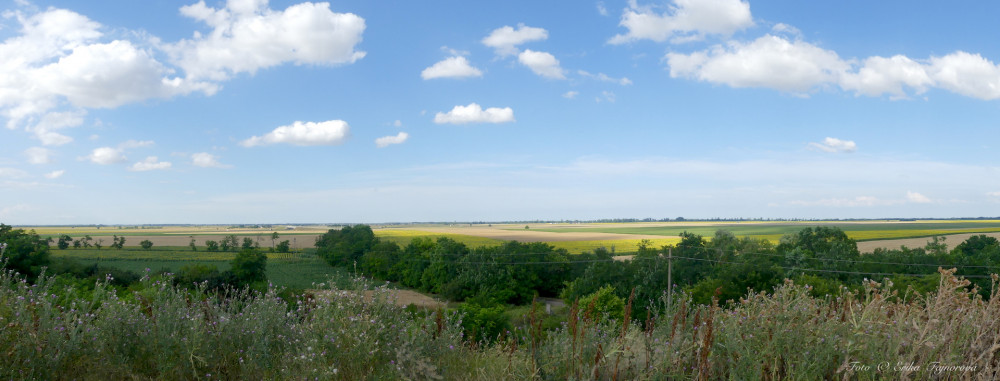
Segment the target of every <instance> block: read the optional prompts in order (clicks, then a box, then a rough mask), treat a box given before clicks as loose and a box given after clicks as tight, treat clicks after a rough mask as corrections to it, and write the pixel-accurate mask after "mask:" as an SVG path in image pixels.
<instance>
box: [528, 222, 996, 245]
mask: <svg viewBox="0 0 1000 381" xmlns="http://www.w3.org/2000/svg"><path fill="white" fill-rule="evenodd" d="M810 226H832V227H838V228H840V229H841V230H843V231H844V232H846V233H847V235H848V237H851V238H853V239H855V240H858V241H872V240H882V239H896V238H920V237H930V236H934V235H947V234H959V233H989V232H1000V221H996V220H983V221H968V220H956V221H934V222H858V223H853V222H852V223H833V222H809V223H806V222H788V223H733V224H712V225H709V224H696V223H694V224H677V225H674V224H671V225H666V226H630V225H629V224H606V225H604V226H597V227H593V226H588V227H579V228H577V227H558V228H537V229H533V230H534V231H543V232H553V233H568V232H590V233H619V234H645V235H662V236H676V235H679V234H681V233H683V232H688V233H694V234H698V235H702V236H706V237H710V236H712V235H714V234H715V232H716V231H717V230H726V231H729V232H732V233H733V234H734V235H736V236H738V237H742V236H750V237H755V238H765V239H768V240H772V241H776V239H774V238H775V237H778V238H780V237H781V236H782V235H784V234H791V233H795V232H798V231H799V230H802V229H803V228H806V227H810Z"/></svg>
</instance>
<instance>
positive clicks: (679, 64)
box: [666, 35, 849, 94]
mask: <svg viewBox="0 0 1000 381" xmlns="http://www.w3.org/2000/svg"><path fill="white" fill-rule="evenodd" d="M666 58H667V65H668V66H669V67H670V76H671V77H675V78H677V77H684V78H694V79H697V80H700V81H705V82H711V83H720V84H725V85H729V86H732V87H767V88H772V89H777V90H782V91H787V92H791V93H800V94H805V93H807V92H809V91H810V90H811V89H813V88H814V87H815V86H818V85H822V84H827V83H836V82H837V80H838V79H839V78H840V74H841V73H843V72H844V71H846V70H847V69H848V68H849V65H848V64H847V63H846V62H844V61H843V60H841V59H840V57H839V56H838V55H837V53H835V52H833V51H830V50H825V49H822V48H819V47H816V46H814V45H811V44H808V43H805V42H802V41H789V40H787V39H784V38H782V37H777V36H773V35H765V36H763V37H760V38H758V39H756V40H754V41H753V42H751V43H748V44H744V43H740V42H730V43H729V44H728V45H727V46H716V47H715V48H713V49H711V50H708V51H700V52H694V53H691V54H683V53H673V52H671V53H668V54H667V56H666Z"/></svg>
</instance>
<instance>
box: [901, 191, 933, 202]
mask: <svg viewBox="0 0 1000 381" xmlns="http://www.w3.org/2000/svg"><path fill="white" fill-rule="evenodd" d="M906 201H909V202H912V203H916V204H926V203H929V202H931V199H930V198H928V197H927V196H924V195H922V194H920V193H917V192H913V191H906Z"/></svg>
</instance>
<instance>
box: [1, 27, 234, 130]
mask: <svg viewBox="0 0 1000 381" xmlns="http://www.w3.org/2000/svg"><path fill="white" fill-rule="evenodd" d="M25 8H28V7H25ZM5 16H6V17H7V18H9V19H16V20H17V22H18V23H19V24H20V25H21V28H20V30H19V33H18V34H16V35H15V36H13V37H10V38H8V39H6V40H4V41H3V42H0V57H4V58H3V59H2V60H0V61H2V62H0V72H2V73H3V75H0V116H3V117H5V118H6V119H7V122H6V125H7V127H8V128H19V127H24V128H25V129H26V130H27V131H29V132H32V133H34V134H35V136H36V138H38V139H39V140H41V141H42V144H44V145H61V144H66V143H69V142H70V141H72V138H70V137H68V136H66V135H63V134H61V133H59V132H56V130H58V129H62V128H68V127H75V126H78V125H80V124H82V123H83V116H84V115H85V114H86V113H85V111H84V110H82V109H83V108H113V107H117V106H120V105H123V104H126V103H131V102H136V101H141V100H145V99H149V98H166V97H170V96H174V95H178V94H187V93H190V92H192V91H199V90H201V91H205V92H211V91H214V88H213V87H212V86H209V85H207V84H204V83H196V82H189V81H185V80H181V79H178V78H170V77H169V76H170V75H171V69H169V68H167V67H165V66H164V65H163V64H161V63H160V62H158V61H157V60H156V59H155V58H154V54H153V53H152V52H151V51H150V50H148V49H146V48H142V47H139V46H137V45H136V44H134V43H133V42H131V41H127V40H113V41H109V42H101V41H99V40H100V39H101V38H102V37H103V34H102V32H101V29H103V27H102V26H101V25H100V24H99V23H96V22H94V21H91V20H90V19H88V18H87V17H85V16H82V15H80V14H78V13H75V12H73V11H69V10H65V9H57V8H49V9H47V10H45V11H42V12H33V13H25V11H9V12H6V13H5Z"/></svg>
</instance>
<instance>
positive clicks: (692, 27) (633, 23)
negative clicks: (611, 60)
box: [608, 0, 754, 44]
mask: <svg viewBox="0 0 1000 381" xmlns="http://www.w3.org/2000/svg"><path fill="white" fill-rule="evenodd" d="M619 25H621V26H622V27H625V28H626V29H628V32H626V33H624V34H618V35H615V36H614V37H612V38H611V39H610V40H608V42H609V43H611V44H624V43H628V42H633V41H637V40H643V39H647V40H653V41H657V42H663V41H667V40H671V42H674V43H680V42H685V41H692V40H700V39H702V38H704V36H705V35H710V34H712V35H730V34H733V33H734V32H736V31H739V30H742V29H746V28H749V27H751V26H753V25H754V23H753V17H752V16H751V15H750V4H749V3H747V2H744V1H740V0H674V1H672V4H671V5H669V6H668V7H667V9H666V11H665V12H663V13H660V12H658V11H657V10H656V9H654V7H652V6H640V5H638V2H637V1H636V0H632V1H630V2H629V6H628V7H627V8H625V11H624V12H623V13H622V19H621V22H620V23H619Z"/></svg>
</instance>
